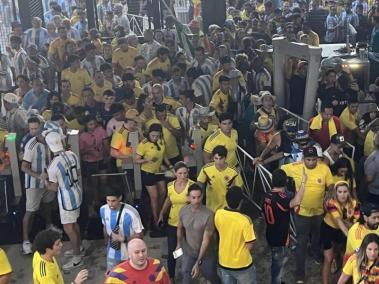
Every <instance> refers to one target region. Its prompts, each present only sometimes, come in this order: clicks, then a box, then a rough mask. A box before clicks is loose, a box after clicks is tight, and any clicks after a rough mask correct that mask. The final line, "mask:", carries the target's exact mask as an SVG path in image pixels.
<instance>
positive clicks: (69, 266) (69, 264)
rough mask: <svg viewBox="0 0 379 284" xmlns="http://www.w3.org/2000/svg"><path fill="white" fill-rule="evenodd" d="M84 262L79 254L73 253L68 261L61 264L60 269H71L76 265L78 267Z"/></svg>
mask: <svg viewBox="0 0 379 284" xmlns="http://www.w3.org/2000/svg"><path fill="white" fill-rule="evenodd" d="M83 264H84V263H83V257H82V256H80V255H74V256H73V257H71V258H70V260H69V261H68V262H66V263H65V264H64V265H63V266H62V270H66V271H67V270H71V269H75V268H77V267H80V266H82V265H83Z"/></svg>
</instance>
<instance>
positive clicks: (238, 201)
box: [215, 186, 258, 284]
mask: <svg viewBox="0 0 379 284" xmlns="http://www.w3.org/2000/svg"><path fill="white" fill-rule="evenodd" d="M242 201H243V195H242V189H241V188H240V187H237V186H232V187H231V188H230V189H229V190H228V192H227V193H226V202H227V204H228V206H227V207H225V208H224V209H220V210H217V211H216V214H215V227H216V229H217V231H218V233H219V236H220V242H219V246H218V265H219V271H220V275H221V278H222V282H223V283H237V282H238V283H251V284H256V283H258V282H257V279H256V271H255V265H254V262H253V258H252V255H251V252H250V251H251V250H252V249H253V247H254V244H255V240H256V238H255V233H254V226H253V223H252V221H251V219H250V218H249V217H248V216H246V215H244V214H242V213H241V212H240V211H239V210H240V207H241V205H242Z"/></svg>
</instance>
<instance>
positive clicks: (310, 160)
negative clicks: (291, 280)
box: [281, 147, 333, 283]
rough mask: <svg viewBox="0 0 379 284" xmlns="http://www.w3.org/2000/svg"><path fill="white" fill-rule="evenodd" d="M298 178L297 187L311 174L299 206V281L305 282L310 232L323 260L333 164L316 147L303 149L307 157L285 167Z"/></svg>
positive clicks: (314, 250)
mask: <svg viewBox="0 0 379 284" xmlns="http://www.w3.org/2000/svg"><path fill="white" fill-rule="evenodd" d="M281 169H282V170H284V171H285V172H286V174H287V176H289V177H292V178H293V179H294V180H295V185H296V190H297V191H298V190H299V189H300V187H301V183H302V179H303V174H304V173H305V174H306V175H307V177H308V178H307V181H306V183H305V193H304V197H303V199H302V201H301V203H300V206H299V208H295V212H296V214H295V224H296V233H297V246H296V276H295V277H296V280H297V282H296V283H304V279H305V261H306V255H307V254H306V251H307V244H308V240H309V236H310V235H312V240H311V241H312V242H311V249H312V253H313V256H314V258H315V261H316V262H319V261H320V258H321V250H320V226H321V222H322V217H323V214H324V207H323V202H324V196H325V191H326V190H327V189H328V188H329V187H331V186H332V185H333V176H332V173H331V172H330V169H329V167H328V166H327V165H326V164H324V163H323V162H320V161H318V157H317V150H316V148H315V147H306V148H305V149H304V150H303V161H301V162H295V163H291V164H286V165H283V166H282V167H281Z"/></svg>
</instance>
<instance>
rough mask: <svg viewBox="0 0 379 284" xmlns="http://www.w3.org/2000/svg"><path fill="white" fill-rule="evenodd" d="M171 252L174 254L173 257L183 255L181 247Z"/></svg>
mask: <svg viewBox="0 0 379 284" xmlns="http://www.w3.org/2000/svg"><path fill="white" fill-rule="evenodd" d="M172 254H173V256H174V259H177V258H179V257H181V256H182V255H183V249H182V248H178V249H177V250H174V251H173V253H172Z"/></svg>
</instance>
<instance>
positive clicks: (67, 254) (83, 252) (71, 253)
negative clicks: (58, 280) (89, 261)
mask: <svg viewBox="0 0 379 284" xmlns="http://www.w3.org/2000/svg"><path fill="white" fill-rule="evenodd" d="M63 255H64V256H73V255H74V250H73V249H69V250H66V251H65V252H64V254H63ZM85 255H86V250H85V249H84V247H83V246H80V256H85Z"/></svg>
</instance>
